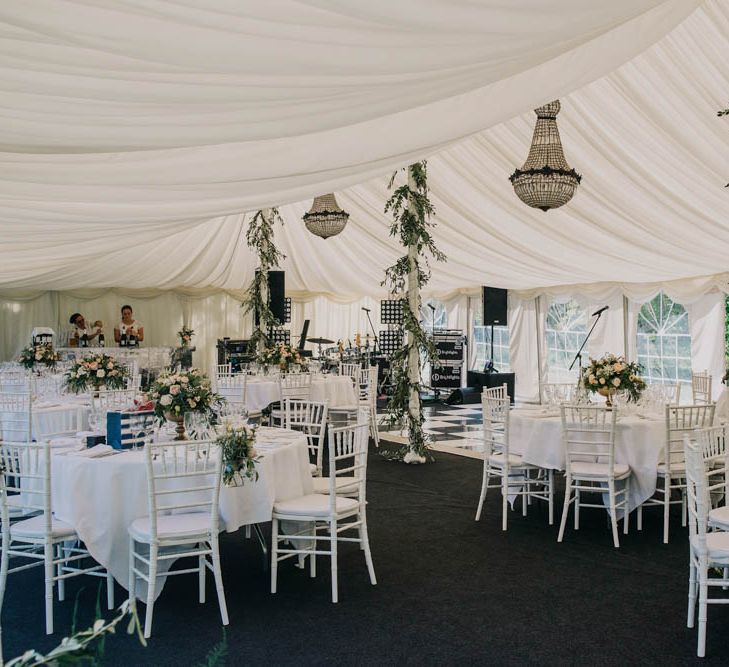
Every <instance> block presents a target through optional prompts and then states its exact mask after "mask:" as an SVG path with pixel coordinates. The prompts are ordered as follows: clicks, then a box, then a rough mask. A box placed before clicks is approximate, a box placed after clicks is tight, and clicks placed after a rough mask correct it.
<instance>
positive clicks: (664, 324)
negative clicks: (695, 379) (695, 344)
mask: <svg viewBox="0 0 729 667" xmlns="http://www.w3.org/2000/svg"><path fill="white" fill-rule="evenodd" d="M637 350H638V361H639V362H640V363H641V364H643V366H644V367H645V376H646V379H647V380H648V382H666V383H674V382H690V381H691V336H690V334H689V321H688V313H687V312H686V309H685V308H684V307H683V306H682V305H681V304H680V303H675V302H674V301H673V300H672V299H671V298H670V297H668V296H666V295H665V294H663V293H661V294H658V295H657V296H656V297H655V298H653V299H651V301H649V302H648V303H644V304H643V306H642V307H641V309H640V312H639V314H638V336H637Z"/></svg>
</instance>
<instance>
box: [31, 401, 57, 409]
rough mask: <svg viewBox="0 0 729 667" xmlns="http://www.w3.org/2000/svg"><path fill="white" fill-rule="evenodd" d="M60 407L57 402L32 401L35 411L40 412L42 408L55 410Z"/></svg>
mask: <svg viewBox="0 0 729 667" xmlns="http://www.w3.org/2000/svg"><path fill="white" fill-rule="evenodd" d="M59 405H61V404H60V403H59V402H58V401H33V407H34V408H35V409H36V410H42V409H43V408H56V407H58V406H59Z"/></svg>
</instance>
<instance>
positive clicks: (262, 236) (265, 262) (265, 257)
mask: <svg viewBox="0 0 729 667" xmlns="http://www.w3.org/2000/svg"><path fill="white" fill-rule="evenodd" d="M276 222H280V223H281V224H282V225H283V219H282V218H281V214H280V213H279V212H278V209H277V208H266V209H262V210H259V211H256V213H255V215H254V216H253V217H252V218H251V221H250V223H248V231H247V232H246V242H247V244H248V247H249V248H250V249H251V250H253V252H255V253H256V255H257V256H258V269H257V270H256V272H255V274H254V275H253V280H252V281H251V284H250V286H249V287H248V289H247V290H246V296H245V298H244V299H243V302H242V303H241V306H242V307H243V313H244V314H247V313H253V314H254V322H255V313H258V325H257V326H255V324H254V326H255V328H254V330H253V333H252V334H251V339H250V345H251V347H252V348H253V349H256V350H257V349H259V348H261V347H265V346H266V343H267V341H268V337H267V335H266V332H267V331H270V330H271V329H272V328H273V327H275V326H280V324H281V323H280V322H279V321H278V320H277V319H276V318H275V317H274V315H273V312H271V298H270V295H269V293H268V272H269V271H270V270H271V269H274V268H276V267H277V266H278V265H279V264H280V263H281V262H282V261H283V260H284V259H286V256H285V255H284V254H283V253H282V252H281V251H280V250H279V249H278V248H277V247H276V244H275V243H274V241H273V226H274V224H275V223H276Z"/></svg>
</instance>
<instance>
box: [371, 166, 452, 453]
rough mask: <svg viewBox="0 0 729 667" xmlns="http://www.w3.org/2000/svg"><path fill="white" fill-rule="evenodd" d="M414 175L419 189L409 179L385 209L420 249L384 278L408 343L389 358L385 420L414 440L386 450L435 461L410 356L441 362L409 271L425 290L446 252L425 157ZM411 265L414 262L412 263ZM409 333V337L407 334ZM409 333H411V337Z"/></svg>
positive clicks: (401, 236) (399, 232)
mask: <svg viewBox="0 0 729 667" xmlns="http://www.w3.org/2000/svg"><path fill="white" fill-rule="evenodd" d="M408 170H409V174H410V175H411V176H412V180H413V184H414V186H415V187H414V189H411V187H410V183H409V181H408V183H406V184H405V185H402V186H399V187H397V188H396V189H395V190H394V191H393V192H392V195H391V196H390V198H389V199H388V200H387V203H386V204H385V213H390V214H391V215H392V218H393V220H392V223H391V225H390V236H393V237H395V238H397V239H398V240H399V241H400V243H401V245H403V246H404V247H405V248H408V249H409V248H410V247H411V246H413V247H414V248H415V250H416V254H415V256H414V257H413V258H411V257H410V255H409V254H405V255H404V256H402V257H400V258H399V259H398V260H397V261H396V262H395V263H394V264H393V265H392V266H390V267H388V268H387V269H386V270H385V280H383V281H382V285H384V286H387V288H388V289H389V290H390V291H391V292H392V293H393V294H394V295H395V296H396V297H400V298H401V303H402V311H403V313H402V314H403V317H402V324H401V325H400V329H401V331H402V333H403V344H402V346H401V347H400V348H399V349H398V350H396V351H395V352H394V353H393V354H392V355H391V357H390V367H391V369H392V381H393V392H392V395H391V396H390V400H389V401H388V403H387V415H386V417H385V421H386V423H387V424H389V425H390V426H394V425H402V424H404V423H405V424H406V425H407V429H408V435H409V443H408V445H407V446H406V447H404V448H403V449H401V450H399V451H396V452H392V451H389V452H384V455H385V456H387V457H388V458H393V459H403V460H406V461H407V460H408V456H410V457H415V458H419V459H423V458H424V459H426V460H432V456H431V455H430V452H429V449H428V438H427V436H426V435H425V433H424V432H423V421H424V418H423V409H422V407H423V406H422V400H421V398H420V391H421V388H422V383H421V382H420V381H417V382H412V381H411V380H410V377H409V372H408V370H409V367H408V362H409V357H410V351H411V350H412V348H413V347H415V348H416V349H417V350H418V359H420V356H421V355H424V356H425V357H426V358H427V359H428V360H429V361H430V363H437V361H438V353H437V351H436V349H435V346H434V345H433V342H432V341H431V340H430V339H429V338H428V337H427V334H426V332H425V330H424V329H423V327H422V326H421V324H420V319H419V313H420V295H418V304H417V310H416V311H415V312H413V309H412V308H411V307H410V303H409V301H408V299H407V288H408V275H409V273H410V271H411V270H412V272H413V273H414V274H415V276H416V278H417V284H418V289H421V288H422V287H423V286H424V285H426V284H427V282H428V281H429V280H430V262H429V259H428V255H430V256H431V257H433V258H434V259H435V260H436V261H438V262H442V261H445V260H446V256H445V255H444V254H443V253H442V252H441V251H440V250H438V248H436V246H435V241H434V240H433V237H432V235H431V233H430V230H431V228H432V227H433V226H434V223H432V222H430V220H429V218H430V216H431V215H433V213H434V212H435V211H434V208H433V205H432V204H431V202H430V199H428V184H427V165H426V162H425V160H423V161H422V162H417V163H416V164H413V165H410V167H408ZM396 175H397V172H395V174H393V176H392V178H391V179H390V184H389V187H390V189H392V186H393V183H394V181H395V177H396ZM411 264H412V265H411ZM408 334H410V336H408ZM409 338H412V340H411V341H410V340H409ZM418 377H420V364H418ZM411 391H414V392H417V396H418V402H419V408H418V411H417V415H415V414H413V413H412V412H411V411H410V409H409V407H410V393H411Z"/></svg>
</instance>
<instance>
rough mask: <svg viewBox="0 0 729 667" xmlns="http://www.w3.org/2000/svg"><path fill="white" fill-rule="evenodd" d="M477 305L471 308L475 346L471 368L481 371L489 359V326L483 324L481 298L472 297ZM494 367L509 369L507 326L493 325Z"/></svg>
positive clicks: (502, 371) (504, 370)
mask: <svg viewBox="0 0 729 667" xmlns="http://www.w3.org/2000/svg"><path fill="white" fill-rule="evenodd" d="M474 301H476V303H477V305H476V308H475V309H474V310H473V337H472V340H473V343H474V346H475V348H476V355H475V361H474V362H473V368H474V370H477V371H482V370H483V368H484V366H485V364H486V362H487V361H489V359H491V327H490V326H488V327H487V326H483V300H482V299H474ZM493 361H494V368H495V369H496V370H498V371H500V372H501V373H508V372H509V370H510V366H509V364H510V357H509V327H504V326H495V327H494V359H493Z"/></svg>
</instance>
